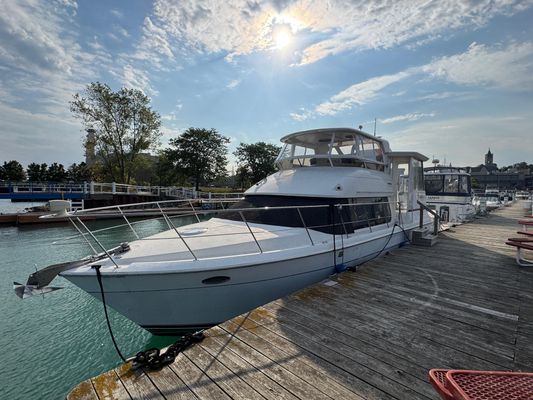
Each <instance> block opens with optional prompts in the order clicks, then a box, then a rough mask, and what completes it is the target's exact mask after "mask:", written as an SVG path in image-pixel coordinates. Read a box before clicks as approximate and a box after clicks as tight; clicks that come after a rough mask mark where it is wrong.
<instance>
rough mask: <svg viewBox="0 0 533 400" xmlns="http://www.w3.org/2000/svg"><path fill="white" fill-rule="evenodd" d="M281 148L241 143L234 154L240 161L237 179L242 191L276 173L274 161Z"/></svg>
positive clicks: (258, 143)
mask: <svg viewBox="0 0 533 400" xmlns="http://www.w3.org/2000/svg"><path fill="white" fill-rule="evenodd" d="M280 150H281V147H280V146H275V145H273V144H268V143H265V142H257V143H251V144H246V143H241V144H240V145H239V147H237V150H236V151H235V152H234V153H233V154H234V155H235V156H236V157H237V160H238V169H237V179H238V182H239V183H240V186H241V188H242V189H244V188H245V187H249V186H250V185H252V184H254V183H256V182H259V181H260V180H261V179H264V178H266V177H267V176H268V175H270V174H272V173H274V172H276V167H275V166H274V161H275V160H276V157H277V155H278V153H279V152H280Z"/></svg>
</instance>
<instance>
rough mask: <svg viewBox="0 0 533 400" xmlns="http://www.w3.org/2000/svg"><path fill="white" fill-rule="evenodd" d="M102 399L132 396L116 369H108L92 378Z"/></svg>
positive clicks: (121, 399)
mask: <svg viewBox="0 0 533 400" xmlns="http://www.w3.org/2000/svg"><path fill="white" fill-rule="evenodd" d="M91 382H92V384H93V387H94V390H95V391H96V394H97V396H98V398H99V399H100V400H115V399H116V400H129V399H131V396H130V395H129V393H128V391H127V390H126V388H125V387H124V384H123V383H122V381H121V380H120V378H119V377H118V375H117V373H116V371H115V370H111V371H107V372H105V373H103V374H102V375H98V376H96V377H94V378H92V379H91Z"/></svg>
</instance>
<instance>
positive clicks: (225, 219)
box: [15, 128, 432, 335]
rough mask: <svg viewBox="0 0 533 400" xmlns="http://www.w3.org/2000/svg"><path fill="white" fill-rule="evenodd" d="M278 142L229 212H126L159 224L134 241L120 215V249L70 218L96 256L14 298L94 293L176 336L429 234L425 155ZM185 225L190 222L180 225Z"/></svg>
mask: <svg viewBox="0 0 533 400" xmlns="http://www.w3.org/2000/svg"><path fill="white" fill-rule="evenodd" d="M281 141H282V143H283V147H282V150H281V152H280V154H279V156H278V158H277V160H276V166H277V168H278V171H277V172H276V173H274V174H272V175H270V176H268V177H266V178H265V179H263V180H262V181H260V182H257V183H256V184H254V185H253V186H252V187H251V188H249V189H248V190H247V191H246V192H245V194H244V198H242V199H241V200H240V201H238V202H236V203H234V204H233V205H232V206H231V207H229V208H225V209H220V208H219V209H216V210H214V209H210V210H202V209H201V208H200V207H198V206H195V205H194V203H193V201H188V202H187V203H188V204H190V211H189V212H186V213H183V212H182V213H180V214H172V213H170V212H167V211H165V210H166V207H165V206H167V203H166V202H152V203H145V204H144V205H139V204H137V205H134V206H130V207H133V208H134V209H135V207H136V208H137V209H138V208H139V207H152V208H153V209H155V210H159V211H160V215H159V218H160V221H162V223H163V225H166V227H165V228H164V229H162V231H161V232H158V233H155V234H150V235H148V236H146V237H143V235H142V232H141V230H140V228H139V225H137V222H134V221H130V220H129V219H128V218H127V213H126V212H124V211H125V210H126V208H127V207H126V206H120V207H119V210H120V212H124V219H125V221H126V223H127V224H123V226H125V227H126V229H128V230H129V231H130V233H133V234H135V237H136V239H135V240H132V241H130V242H129V243H122V244H120V245H118V246H115V247H113V248H111V249H106V248H105V246H104V245H103V244H102V242H101V241H100V240H99V239H98V232H97V231H91V229H90V228H89V227H87V225H85V224H84V223H83V221H81V220H80V219H78V217H79V216H80V215H81V214H80V212H71V213H69V214H68V215H69V217H70V218H71V221H72V223H73V224H74V226H75V227H76V229H77V230H78V231H79V233H80V235H81V237H83V239H84V240H86V241H87V245H88V247H89V248H92V249H93V252H94V254H93V255H91V256H88V257H87V258H85V259H82V260H79V261H77V262H75V263H64V264H59V265H55V266H51V267H48V268H45V269H43V270H41V271H38V272H36V273H34V274H32V275H31V276H30V278H29V279H28V282H27V283H26V284H25V285H21V284H15V291H16V292H17V294H18V295H19V296H20V297H30V296H31V295H33V294H40V293H44V292H48V291H52V290H54V289H56V288H54V287H50V286H48V284H49V283H50V282H51V280H52V279H53V277H54V276H55V275H57V274H60V275H61V276H63V277H65V278H66V279H68V280H69V281H71V282H72V283H74V284H75V285H76V286H78V287H80V288H81V289H82V290H84V291H86V292H88V293H90V294H91V295H92V296H94V297H96V298H98V299H100V300H101V299H102V296H101V291H102V288H103V290H104V291H105V301H106V303H107V305H109V306H110V307H112V308H114V309H115V310H116V311H118V312H119V313H121V314H123V315H124V316H126V317H127V318H129V319H130V320H132V321H134V322H135V323H137V324H138V325H140V326H141V327H143V328H145V329H147V330H148V331H150V332H152V333H153V334H156V335H176V334H182V333H185V332H191V331H197V330H201V329H205V328H208V327H210V326H213V325H217V324H219V323H222V322H224V321H226V320H228V319H230V318H232V317H235V316H237V315H240V314H242V313H245V312H247V311H249V310H251V309H253V308H255V307H258V306H260V305H262V304H265V303H267V302H270V301H272V300H275V299H277V298H280V297H283V296H285V295H288V294H289V293H292V292H294V291H296V290H299V289H302V288H304V287H307V286H309V285H311V284H314V283H316V282H320V281H322V280H324V279H326V278H328V277H329V276H330V275H332V274H334V273H336V272H339V271H342V270H344V269H345V268H347V267H353V266H356V265H359V264H361V263H364V262H365V261H367V260H370V259H372V258H375V257H377V256H379V255H381V254H384V253H385V252H386V251H387V250H390V249H392V248H396V247H399V246H401V245H403V244H405V243H407V242H408V240H409V237H410V235H411V233H412V231H413V230H414V229H416V228H419V227H420V225H423V226H424V227H426V226H430V225H431V224H432V220H431V216H430V214H429V213H427V212H425V211H424V212H423V210H422V209H421V208H420V207H419V205H418V202H419V201H420V202H424V201H425V192H424V177H423V162H424V161H426V160H427V158H426V157H425V156H423V155H421V154H419V153H416V152H393V151H391V149H390V147H389V144H388V142H387V141H386V140H384V139H382V138H380V137H375V136H372V135H369V134H367V133H365V132H363V131H361V130H358V129H351V128H328V129H315V130H309V131H303V132H296V133H293V134H290V135H287V136H285V137H283V138H282V139H281ZM173 207H174V208H173V209H176V208H175V204H173ZM211 208H213V207H211ZM99 210H101V209H95V210H93V211H92V212H94V213H97V212H99ZM90 212H91V211H83V213H85V214H87V213H90ZM184 214H185V215H184ZM184 216H185V217H187V218H189V219H190V218H191V216H192V217H193V218H195V221H196V222H194V223H192V224H186V225H183V223H182V222H181V221H182V220H183V218H184ZM421 216H422V217H421ZM419 221H423V222H422V223H421V222H419ZM97 273H99V274H100V278H101V282H102V288H101V287H100V286H99V282H98V278H99V276H98V275H97Z"/></svg>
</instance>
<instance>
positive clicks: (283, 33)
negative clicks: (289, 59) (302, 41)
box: [273, 26, 292, 49]
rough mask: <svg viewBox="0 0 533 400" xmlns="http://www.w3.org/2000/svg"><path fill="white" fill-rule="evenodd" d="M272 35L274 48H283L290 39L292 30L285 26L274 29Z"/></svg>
mask: <svg viewBox="0 0 533 400" xmlns="http://www.w3.org/2000/svg"><path fill="white" fill-rule="evenodd" d="M273 36H274V43H275V45H276V49H283V48H284V47H286V46H287V45H288V44H290V43H291V41H292V32H291V31H290V29H289V28H288V27H285V26H284V27H279V28H278V29H276V30H275V31H274V35H273Z"/></svg>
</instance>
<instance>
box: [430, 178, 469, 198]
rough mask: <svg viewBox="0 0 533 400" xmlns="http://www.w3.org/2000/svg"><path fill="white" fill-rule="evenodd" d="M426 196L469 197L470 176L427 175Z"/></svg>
mask: <svg viewBox="0 0 533 400" xmlns="http://www.w3.org/2000/svg"><path fill="white" fill-rule="evenodd" d="M424 181H425V188H426V194H427V195H430V196H439V195H440V196H443V195H448V196H452V195H453V196H469V195H470V193H471V189H470V187H471V185H470V176H469V175H457V174H431V173H430V174H425V175H424Z"/></svg>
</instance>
